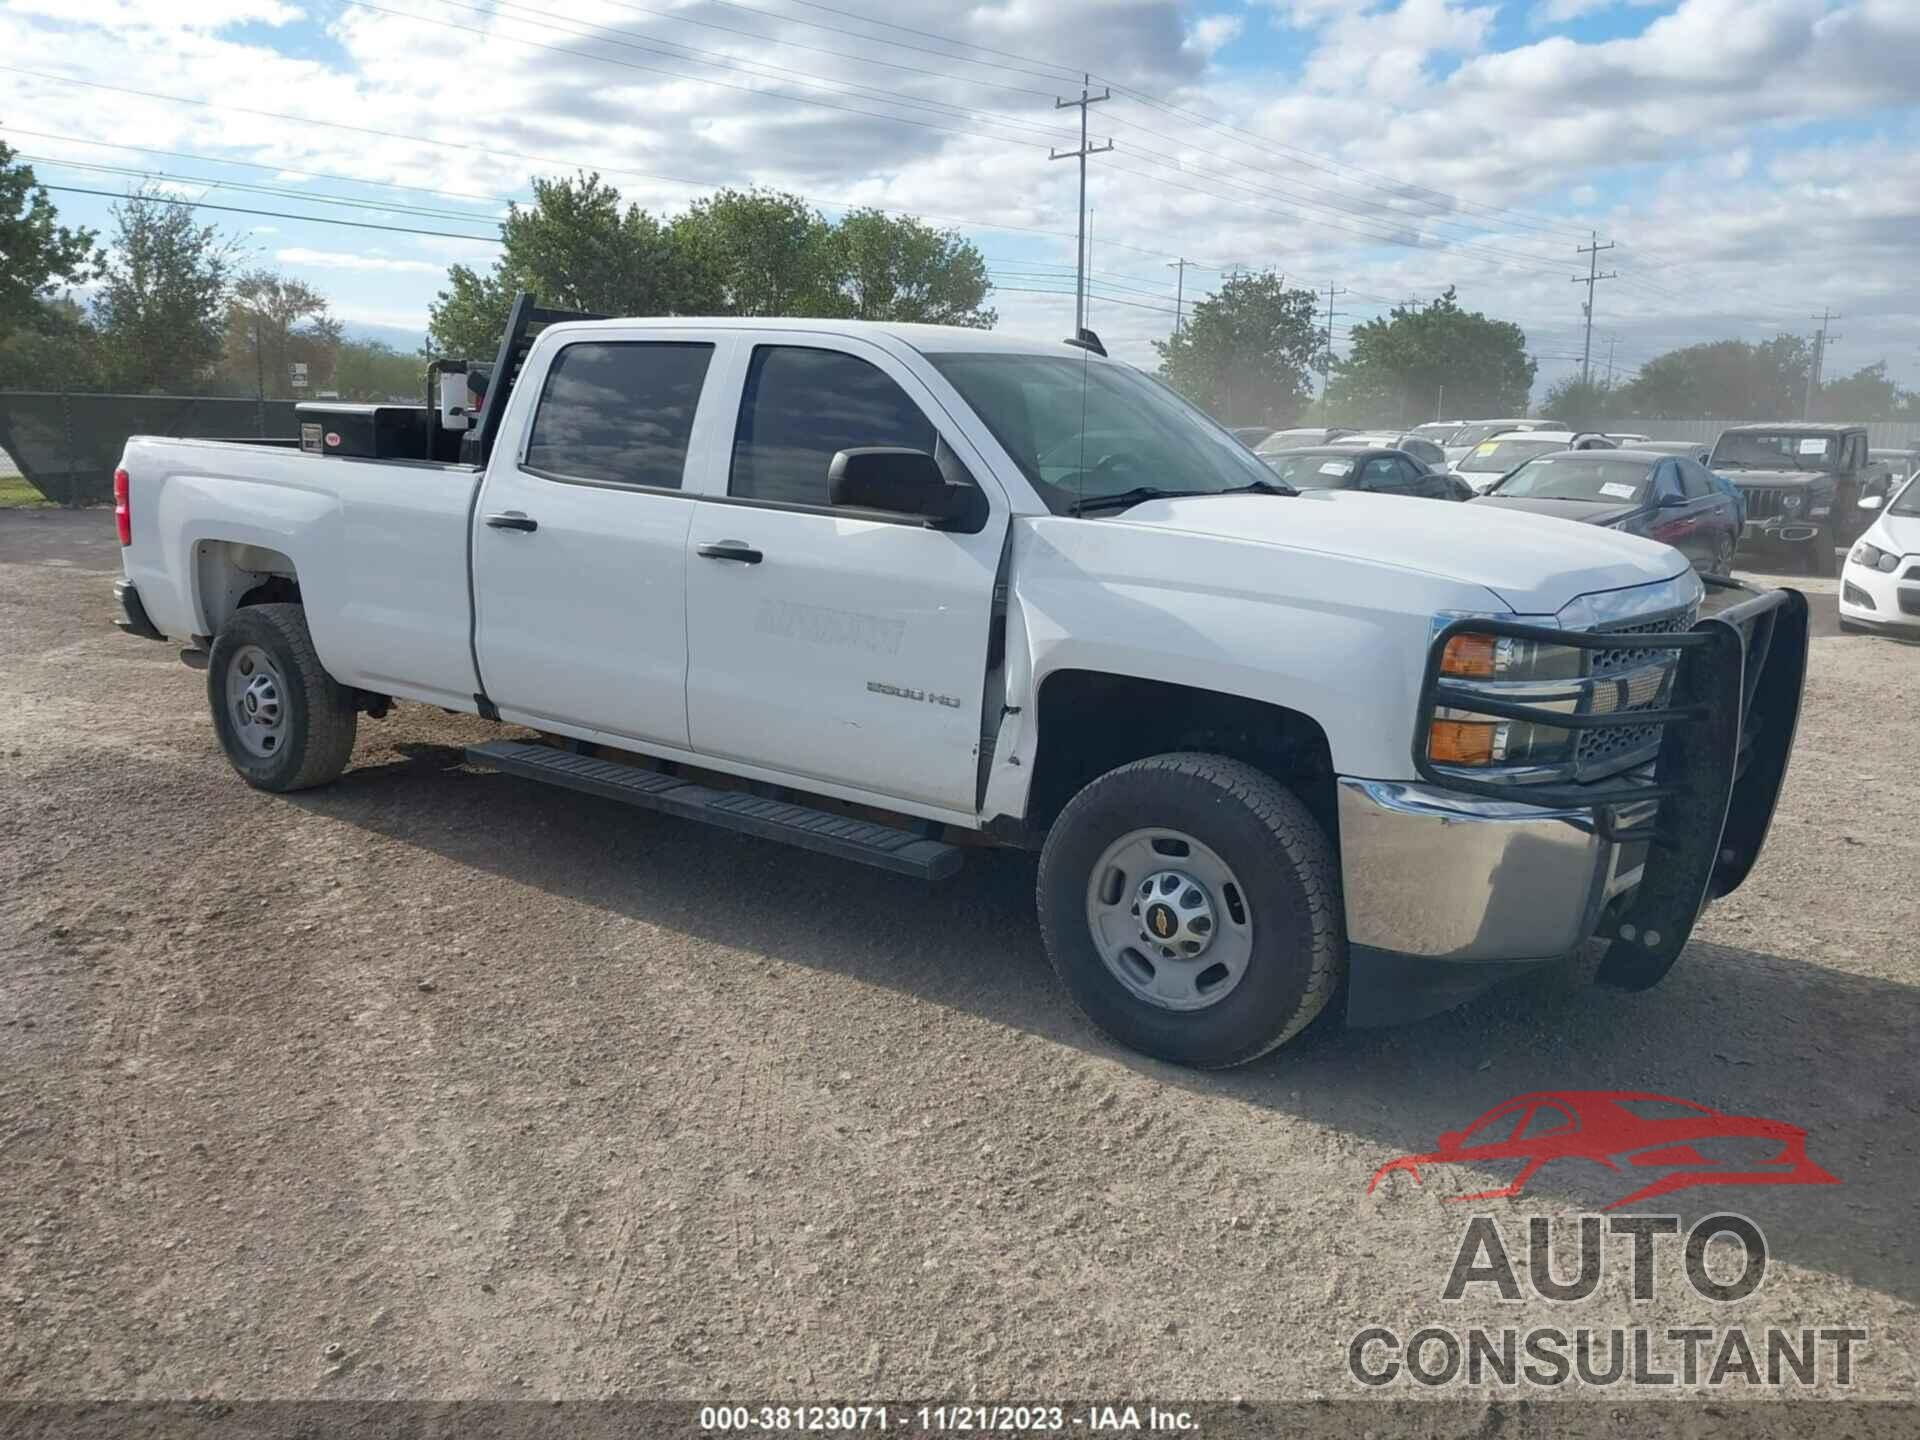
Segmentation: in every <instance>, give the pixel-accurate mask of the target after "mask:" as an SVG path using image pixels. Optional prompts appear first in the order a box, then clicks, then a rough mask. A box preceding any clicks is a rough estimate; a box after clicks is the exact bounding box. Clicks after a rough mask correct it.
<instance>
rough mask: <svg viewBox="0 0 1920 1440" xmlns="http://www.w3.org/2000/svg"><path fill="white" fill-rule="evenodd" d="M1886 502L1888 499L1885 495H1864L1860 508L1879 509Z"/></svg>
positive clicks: (1861, 498)
mask: <svg viewBox="0 0 1920 1440" xmlns="http://www.w3.org/2000/svg"><path fill="white" fill-rule="evenodd" d="M1886 503H1887V501H1886V497H1885V496H1884V495H1862V496H1861V497H1860V508H1861V509H1862V510H1878V509H1879V508H1880V507H1881V506H1882V505H1884V504H1886Z"/></svg>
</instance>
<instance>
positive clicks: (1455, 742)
mask: <svg viewBox="0 0 1920 1440" xmlns="http://www.w3.org/2000/svg"><path fill="white" fill-rule="evenodd" d="M1447 648H1448V649H1449V650H1451V649H1452V648H1453V644H1452V642H1449V644H1448V647H1447ZM1499 728H1500V727H1499V726H1498V725H1496V724H1492V723H1489V722H1487V721H1484V720H1435V721H1434V722H1433V724H1432V725H1430V726H1428V728H1427V758H1428V759H1429V760H1431V761H1433V762H1434V764H1436V765H1491V764H1492V763H1493V752H1494V739H1495V732H1497V731H1498V730H1499Z"/></svg>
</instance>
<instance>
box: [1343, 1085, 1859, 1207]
mask: <svg viewBox="0 0 1920 1440" xmlns="http://www.w3.org/2000/svg"><path fill="white" fill-rule="evenodd" d="M1806 1140H1807V1132H1806V1131H1804V1130H1802V1129H1801V1128H1800V1127H1799V1126H1797V1125H1788V1124H1786V1123H1784V1122H1783V1121H1779V1120H1766V1119H1763V1118H1761V1117H1760V1116H1758V1115H1723V1114H1721V1113H1720V1112H1719V1111H1718V1110H1710V1109H1708V1108H1707V1107H1706V1106H1705V1105H1697V1104H1695V1103H1694V1102H1693V1101H1691V1100H1679V1099H1676V1098H1675V1097H1673V1096H1671V1095H1654V1094H1651V1093H1648V1092H1646V1091H1639V1090H1543V1091H1541V1092H1539V1093H1538V1094H1533V1095H1516V1096H1514V1098H1513V1099H1511V1100H1508V1101H1505V1102H1504V1103H1502V1104H1499V1105H1496V1106H1494V1107H1493V1109H1491V1110H1489V1111H1487V1113H1486V1114H1484V1115H1482V1116H1481V1117H1480V1118H1479V1119H1478V1120H1476V1121H1474V1122H1473V1124H1471V1125H1469V1126H1468V1127H1467V1128H1466V1129H1465V1130H1448V1131H1445V1132H1444V1133H1443V1134H1442V1135H1441V1136H1440V1138H1439V1140H1437V1141H1436V1142H1435V1148H1434V1149H1433V1150H1432V1151H1431V1152H1430V1153H1428V1154H1425V1155H1403V1156H1401V1157H1400V1158H1399V1159H1398V1160H1389V1161H1388V1162H1387V1163H1386V1164H1384V1165H1382V1166H1381V1167H1380V1168H1379V1169H1378V1170H1376V1171H1374V1172H1373V1179H1371V1180H1369V1181H1368V1182H1367V1193H1368V1194H1369V1195H1371V1194H1372V1193H1373V1189H1374V1186H1376V1185H1378V1184H1379V1183H1380V1182H1381V1180H1382V1179H1383V1178H1385V1177H1386V1176H1388V1175H1390V1174H1392V1173H1393V1172H1394V1171H1396V1170H1399V1171H1404V1172H1405V1173H1407V1174H1408V1175H1411V1176H1412V1177H1413V1179H1414V1183H1416V1184H1418V1183H1420V1166H1422V1165H1442V1164H1447V1165H1473V1164H1484V1163H1488V1162H1500V1161H1507V1160H1518V1161H1521V1162H1522V1163H1521V1166H1520V1171H1519V1173H1518V1174H1517V1175H1515V1176H1514V1177H1513V1179H1512V1180H1511V1181H1510V1182H1509V1183H1508V1184H1506V1185H1503V1186H1501V1187H1500V1188H1499V1189H1498V1190H1483V1191H1481V1192H1480V1193H1478V1194H1475V1195H1450V1196H1448V1197H1447V1198H1448V1199H1450V1200H1499V1199H1503V1198H1505V1197H1506V1196H1509V1195H1518V1194H1519V1193H1520V1192H1521V1190H1522V1189H1524V1188H1525V1186H1526V1183H1527V1181H1528V1180H1530V1179H1532V1178H1533V1175H1534V1172H1535V1171H1537V1170H1539V1168H1540V1167H1541V1166H1542V1165H1545V1164H1547V1163H1549V1162H1550V1161H1554V1160H1565V1159H1580V1160H1588V1161H1591V1162H1593V1163H1594V1164H1596V1165H1601V1166H1604V1167H1605V1168H1606V1169H1608V1170H1616V1171H1617V1170H1619V1169H1620V1168H1621V1167H1622V1166H1626V1167H1628V1169H1630V1170H1664V1171H1665V1172H1666V1173H1665V1174H1662V1175H1659V1176H1657V1177H1655V1178H1654V1179H1652V1180H1649V1181H1648V1182H1647V1183H1646V1184H1644V1185H1642V1186H1640V1187H1639V1188H1638V1189H1637V1190H1634V1191H1632V1192H1631V1193H1630V1194H1627V1195H1623V1196H1621V1197H1620V1198H1619V1199H1618V1200H1615V1201H1612V1202H1611V1203H1610V1204H1607V1205H1604V1206H1602V1207H1601V1208H1602V1209H1605V1210H1613V1209H1617V1208H1618V1207H1620V1206H1622V1205H1631V1204H1634V1203H1635V1202H1637V1201H1641V1200H1651V1199H1652V1198H1653V1197H1654V1196H1656V1195H1669V1194H1672V1193H1673V1192H1674V1191H1675V1190H1685V1189H1688V1188H1690V1187H1692V1186H1695V1185H1838V1184H1839V1183H1840V1182H1839V1180H1838V1179H1837V1178H1836V1177H1835V1176H1833V1175H1831V1174H1829V1173H1828V1172H1827V1171H1825V1170H1823V1169H1822V1168H1821V1167H1820V1166H1818V1165H1816V1164H1814V1163H1813V1161H1811V1160H1809V1159H1808V1158H1807V1151H1806ZM1714 1142H1717V1144H1716V1143H1714ZM1703 1144H1707V1145H1709V1146H1710V1148H1731V1149H1733V1150H1736V1151H1738V1150H1741V1149H1745V1150H1748V1151H1756V1150H1757V1151H1761V1152H1770V1153H1760V1154H1749V1155H1746V1156H1740V1157H1737V1158H1735V1159H1732V1160H1725V1159H1715V1158H1712V1157H1709V1156H1708V1155H1704V1154H1702V1153H1701V1146H1702V1145H1703Z"/></svg>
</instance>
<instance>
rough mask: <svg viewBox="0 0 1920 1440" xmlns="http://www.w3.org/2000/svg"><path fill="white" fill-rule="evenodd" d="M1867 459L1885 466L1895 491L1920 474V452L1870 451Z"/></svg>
mask: <svg viewBox="0 0 1920 1440" xmlns="http://www.w3.org/2000/svg"><path fill="white" fill-rule="evenodd" d="M1867 459H1869V460H1870V461H1872V462H1873V463H1874V464H1875V465H1879V466H1884V467H1885V468H1886V472H1887V479H1888V481H1889V482H1890V484H1891V485H1892V487H1893V488H1894V489H1896V490H1897V489H1898V488H1899V487H1900V486H1901V485H1902V484H1903V483H1905V482H1906V481H1908V480H1910V479H1912V478H1913V477H1914V476H1915V475H1916V474H1920V450H1869V451H1867Z"/></svg>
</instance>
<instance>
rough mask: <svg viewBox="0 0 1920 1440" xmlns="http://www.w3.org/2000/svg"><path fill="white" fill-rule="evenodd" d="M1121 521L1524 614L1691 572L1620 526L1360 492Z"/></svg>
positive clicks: (1671, 553)
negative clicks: (1386, 575) (1436, 589)
mask: <svg viewBox="0 0 1920 1440" xmlns="http://www.w3.org/2000/svg"><path fill="white" fill-rule="evenodd" d="M1116 523H1119V524H1124V525H1144V526H1158V527H1161V528H1164V529H1168V530H1181V531H1186V532H1188V533H1190V534H1196V535H1213V536H1219V537H1221V538H1223V539H1229V540H1239V541H1250V542H1254V543H1257V544H1263V545H1271V546H1273V547H1275V549H1277V550H1307V551H1313V552H1315V553H1318V554H1327V555H1342V556H1348V557H1351V558H1353V559H1357V560H1368V561H1372V562H1374V563H1377V564H1378V563H1384V564H1389V565H1396V566H1400V567H1402V568H1405V569H1408V570H1416V571H1420V572H1422V573H1424V574H1428V575H1436V576H1441V577H1444V578H1446V579H1449V580H1453V581H1457V582H1460V583H1464V584H1469V585H1478V586H1480V587H1481V588H1483V589H1486V590H1490V591H1492V592H1493V594H1494V595H1496V596H1498V597H1499V599H1500V600H1501V601H1502V602H1504V603H1505V604H1506V605H1507V606H1508V607H1509V608H1511V609H1512V610H1513V611H1514V612H1515V613H1517V614H1521V615H1552V614H1555V613H1557V612H1558V611H1559V610H1560V609H1561V608H1562V607H1563V606H1565V605H1566V604H1567V603H1568V602H1569V601H1571V600H1573V599H1575V598H1577V597H1578V596H1581V595H1589V594H1592V593H1594V592H1596V591H1601V590H1623V589H1626V588H1627V587H1629V586H1633V585H1649V584H1653V583H1655V582H1657V581H1661V580H1671V579H1673V578H1674V577H1675V576H1677V575H1680V574H1683V573H1684V572H1685V571H1686V569H1687V561H1686V558H1685V557H1684V556H1682V555H1681V554H1680V552H1679V551H1677V550H1675V549H1673V548H1672V547H1671V546H1667V545H1662V544H1659V543H1658V542H1656V541H1652V540H1644V539H1641V538H1640V537H1639V536H1637V535H1628V534H1626V533H1625V532H1623V531H1619V530H1607V529H1603V528H1600V527H1598V526H1594V525H1583V524H1579V523H1577V522H1574V521H1570V520H1560V519H1556V518H1554V517H1552V516H1546V515H1533V514H1528V513H1527V512H1525V511H1521V510H1510V509H1505V508H1502V507H1500V506H1495V505H1484V504H1480V503H1478V502H1473V503H1469V504H1464V505H1463V504H1458V503H1454V502H1450V501H1445V500H1421V499H1414V498H1411V497H1408V496H1401V495H1369V494H1365V493H1362V492H1358V491H1353V490H1309V491H1306V492H1305V493H1303V494H1300V495H1297V496H1285V495H1257V494H1256V495H1196V496H1189V497H1185V498H1180V499H1172V500H1149V501H1146V502H1145V503H1143V504H1139V505H1135V506H1134V507H1133V508H1131V509H1130V510H1126V511H1124V512H1122V513H1121V515H1119V516H1118V517H1116Z"/></svg>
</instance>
